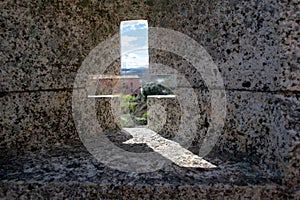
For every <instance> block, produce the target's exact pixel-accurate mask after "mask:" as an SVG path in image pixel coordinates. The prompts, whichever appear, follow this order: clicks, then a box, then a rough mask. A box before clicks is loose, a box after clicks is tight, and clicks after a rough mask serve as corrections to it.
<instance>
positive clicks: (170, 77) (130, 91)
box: [90, 20, 215, 168]
mask: <svg viewBox="0 0 300 200" xmlns="http://www.w3.org/2000/svg"><path fill="white" fill-rule="evenodd" d="M120 55H121V66H120V67H119V69H120V70H119V73H118V74H115V75H103V74H102V75H95V76H91V80H92V82H93V81H94V83H96V91H90V92H91V93H92V94H96V95H94V96H90V97H93V98H97V101H96V102H97V103H96V109H97V117H98V121H99V123H100V124H101V127H102V128H103V130H104V131H106V130H107V131H106V132H108V135H109V136H111V137H112V140H116V141H114V142H117V143H118V142H120V141H121V143H122V144H125V145H132V144H134V145H135V144H145V145H146V146H147V147H149V148H150V150H153V151H155V152H157V153H159V154H160V155H162V156H163V157H165V158H167V159H169V160H171V161H172V162H174V163H176V164H177V165H180V166H182V167H200V168H213V167H215V166H214V165H213V164H211V163H209V162H207V161H205V160H204V159H202V158H201V157H199V156H197V155H195V154H193V153H192V152H190V151H189V150H187V149H185V148H183V147H182V146H181V145H180V144H179V143H178V142H175V141H172V134H174V133H175V132H176V127H177V126H178V124H180V122H181V120H180V118H181V116H180V115H181V110H180V105H178V102H177V100H176V98H177V97H176V95H173V91H175V90H176V75H175V74H153V70H152V68H151V70H150V67H151V63H150V64H149V52H148V23H147V21H146V20H130V21H122V22H121V26H120ZM149 66H150V67H149ZM154 71H155V70H154ZM162 71H163V70H162ZM154 73H155V72H154ZM174 127H175V128H174ZM126 134H129V135H131V139H130V138H129V139H126V140H124V141H123V139H124V138H123V137H124V135H126ZM169 134H170V135H169ZM117 135H121V138H122V139H121V140H120V141H118V139H115V138H116V137H118V136H117ZM143 148H144V147H143Z"/></svg>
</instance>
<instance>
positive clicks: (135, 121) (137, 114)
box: [121, 82, 172, 127]
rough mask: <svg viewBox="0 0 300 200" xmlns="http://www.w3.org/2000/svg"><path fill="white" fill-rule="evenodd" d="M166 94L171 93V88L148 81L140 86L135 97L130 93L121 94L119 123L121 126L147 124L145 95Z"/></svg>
mask: <svg viewBox="0 0 300 200" xmlns="http://www.w3.org/2000/svg"><path fill="white" fill-rule="evenodd" d="M168 94H172V91H171V89H169V88H167V87H165V86H163V85H161V84H158V83H153V82H150V83H146V84H144V85H143V86H142V88H141V89H140V91H139V94H138V95H137V97H135V96H133V95H130V94H126V95H121V110H122V116H121V125H122V126H123V127H135V126H144V125H147V116H148V113H147V103H146V100H147V96H148V95H168Z"/></svg>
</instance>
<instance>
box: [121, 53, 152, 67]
mask: <svg viewBox="0 0 300 200" xmlns="http://www.w3.org/2000/svg"><path fill="white" fill-rule="evenodd" d="M148 59H149V58H148V54H147V52H142V53H128V54H126V55H124V56H122V65H123V67H130V68H137V67H142V66H148V62H149V61H148Z"/></svg>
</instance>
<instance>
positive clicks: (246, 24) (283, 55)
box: [0, 0, 300, 187]
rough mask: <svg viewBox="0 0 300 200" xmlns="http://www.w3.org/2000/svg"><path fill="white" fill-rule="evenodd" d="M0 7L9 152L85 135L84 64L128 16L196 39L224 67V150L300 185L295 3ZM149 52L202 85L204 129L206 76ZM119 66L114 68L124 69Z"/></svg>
mask: <svg viewBox="0 0 300 200" xmlns="http://www.w3.org/2000/svg"><path fill="white" fill-rule="evenodd" d="M0 5H1V18H0V24H1V32H0V43H1V46H0V48H1V59H0V63H1V74H0V80H1V81H0V94H1V97H0V102H1V105H2V106H1V117H0V126H1V127H2V129H1V134H0V144H1V154H2V155H6V154H7V153H8V154H15V153H17V154H18V153H22V152H23V151H25V150H34V149H41V148H46V147H48V146H52V145H54V144H64V143H68V142H69V141H70V140H79V138H78V135H77V133H76V129H75V125H74V122H73V119H72V107H71V101H72V90H73V82H74V79H75V76H76V72H77V70H78V68H79V67H80V65H81V63H82V61H83V60H84V58H85V57H86V56H87V54H88V53H89V52H90V51H91V50H92V49H93V48H94V47H95V46H96V45H97V44H99V43H100V42H102V41H104V40H105V39H106V38H108V37H110V36H112V35H114V34H116V33H117V32H118V31H119V25H120V22H121V21H123V20H128V19H147V20H148V23H149V26H153V27H164V28H170V29H173V30H176V31H180V32H182V33H184V34H186V35H188V36H190V37H191V38H193V39H194V40H196V41H197V42H198V43H199V44H200V45H202V46H203V47H204V48H205V49H206V50H207V51H208V53H209V54H210V55H211V56H212V58H213V60H214V62H215V63H216V64H217V66H218V67H219V71H220V72H221V74H222V77H223V80H224V84H225V89H226V92H227V117H226V123H225V127H224V133H223V134H222V136H221V138H220V142H219V143H218V145H217V147H216V148H217V149H218V151H219V152H220V153H222V152H223V153H225V154H226V153H230V154H234V155H236V156H237V157H239V158H241V159H249V160H251V162H253V163H256V164H258V165H260V166H261V167H262V168H263V169H264V170H265V171H266V172H268V173H274V174H275V175H280V176H282V177H285V179H284V180H285V182H286V183H288V184H290V185H294V187H297V186H295V185H297V184H299V172H298V171H297V169H299V163H300V162H299V132H300V129H299V112H300V111H299V106H300V100H299V92H300V86H299V84H300V81H299V77H300V71H299V66H298V65H299V52H300V51H299V41H298V34H299V31H298V29H299V20H298V21H297V18H298V15H299V2H298V1H275V0H274V1H272V0H269V1H254V0H251V1H235V0H230V1H218V0H215V1H204V0H201V1H182V0H174V1H165V0H164V1H160V0H146V1H135V0H126V1H107V0H103V1H94V0H75V1H73V0H72V1H71V0H69V1H63V2H61V1H55V0H54V1H50V0H49V1H39V0H36V1H4V2H1V3H0ZM150 56H151V58H150V61H151V62H153V63H155V62H156V63H163V64H165V65H167V66H170V67H171V68H174V69H176V70H178V71H180V72H181V73H182V74H184V76H185V78H186V79H187V80H188V82H189V83H190V84H191V86H192V87H193V88H194V90H195V91H197V94H198V101H199V102H200V109H201V111H202V117H203V124H201V126H200V128H201V127H202V128H204V130H205V126H207V124H206V123H209V120H207V119H208V118H209V110H210V108H209V103H208V102H209V94H208V93H207V88H206V87H205V85H204V84H203V81H202V78H201V76H200V75H199V74H197V73H196V72H195V70H193V69H192V66H191V65H190V64H189V63H188V62H187V61H185V60H184V59H182V58H180V57H178V56H176V55H173V54H170V53H168V52H160V51H157V50H151V51H150ZM116 63H117V62H116ZM116 63H115V64H113V65H112V66H111V68H110V69H108V70H107V72H108V73H112V71H117V66H118V65H117V64H116ZM178 86H179V88H182V89H184V88H185V85H178ZM215 89H216V90H217V89H218V88H215ZM201 123H202V122H201Z"/></svg>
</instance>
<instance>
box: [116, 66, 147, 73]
mask: <svg viewBox="0 0 300 200" xmlns="http://www.w3.org/2000/svg"><path fill="white" fill-rule="evenodd" d="M147 71H148V68H146V67H138V68H123V69H121V74H122V75H124V74H127V75H135V74H136V75H141V74H143V73H145V72H147Z"/></svg>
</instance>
